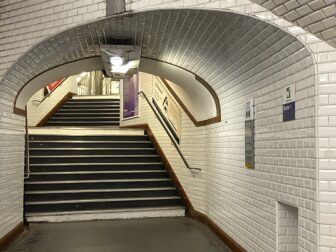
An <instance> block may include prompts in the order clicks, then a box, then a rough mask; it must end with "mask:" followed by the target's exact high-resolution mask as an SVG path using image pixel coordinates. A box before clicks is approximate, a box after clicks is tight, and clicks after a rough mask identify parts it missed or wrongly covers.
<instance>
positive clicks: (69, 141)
mask: <svg viewBox="0 0 336 252" xmlns="http://www.w3.org/2000/svg"><path fill="white" fill-rule="evenodd" d="M41 136H42V135H41ZM55 136H57V135H55ZM111 136H112V137H113V136H114V135H106V136H102V137H111ZM115 136H119V135H115ZM137 136H138V135H136V137H137ZM95 137H99V135H97V136H96V135H95ZM132 137H133V136H132ZM141 137H142V135H141ZM29 143H151V141H133V140H132V141H125V140H121V141H116V140H113V141H109V140H107V141H97V140H92V141H90V140H29Z"/></svg>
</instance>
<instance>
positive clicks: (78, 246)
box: [5, 217, 231, 252]
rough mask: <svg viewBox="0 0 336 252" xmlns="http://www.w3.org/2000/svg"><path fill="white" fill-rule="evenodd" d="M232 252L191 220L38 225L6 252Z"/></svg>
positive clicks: (199, 224)
mask: <svg viewBox="0 0 336 252" xmlns="http://www.w3.org/2000/svg"><path fill="white" fill-rule="evenodd" d="M189 251H190V252H229V251H231V250H230V249H229V248H227V247H226V246H225V245H224V244H223V243H222V242H221V241H220V240H219V239H218V238H217V237H216V236H215V234H213V233H212V231H211V230H210V229H209V228H207V227H206V226H204V225H203V224H201V223H198V222H197V221H194V220H192V219H190V218H186V217H180V218H155V219H136V220H135V219H133V220H108V221H87V222H71V223H35V224H30V225H29V230H28V231H26V232H25V233H23V234H22V235H21V236H20V237H19V238H18V239H17V240H16V241H15V242H14V243H13V244H11V246H9V247H8V248H7V249H6V250H5V252H189Z"/></svg>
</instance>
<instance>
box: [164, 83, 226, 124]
mask: <svg viewBox="0 0 336 252" xmlns="http://www.w3.org/2000/svg"><path fill="white" fill-rule="evenodd" d="M160 79H161V81H162V83H163V84H164V85H165V86H166V88H167V89H168V90H169V92H170V93H171V94H172V96H173V97H174V98H175V100H176V101H177V102H178V104H179V105H180V106H181V108H182V109H183V110H184V112H185V113H186V114H187V116H188V117H189V119H190V120H191V121H192V122H193V124H194V125H195V126H196V127H201V126H206V125H210V124H213V123H217V122H220V121H221V115H220V105H219V100H218V104H217V102H216V99H214V101H215V103H216V112H217V115H216V116H215V117H212V118H209V119H206V120H202V121H197V120H196V118H195V117H194V116H193V115H192V113H191V112H190V111H189V109H188V108H187V106H185V105H184V103H183V102H182V101H181V99H180V98H179V97H178V95H177V94H176V93H175V91H174V90H173V89H172V88H171V86H170V85H169V83H168V82H167V81H166V80H165V79H163V78H161V77H160ZM199 82H200V81H199ZM202 84H203V83H202ZM203 86H204V84H203ZM208 90H209V89H208ZM209 92H210V90H209ZM210 94H211V95H212V97H214V96H213V94H212V93H211V92H210ZM215 97H216V98H217V99H218V97H217V95H215ZM218 113H219V114H218Z"/></svg>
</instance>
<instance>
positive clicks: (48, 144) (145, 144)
mask: <svg viewBox="0 0 336 252" xmlns="http://www.w3.org/2000/svg"><path fill="white" fill-rule="evenodd" d="M65 146H67V147H71V148H95V147H97V148H106V147H109V148H117V147H119V148H120V149H122V148H137V147H139V148H150V147H153V145H152V143H151V142H150V141H66V140H60V141H30V143H29V147H30V148H35V147H39V148H62V147H65Z"/></svg>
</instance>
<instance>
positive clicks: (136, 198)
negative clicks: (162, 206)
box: [25, 196, 181, 206]
mask: <svg viewBox="0 0 336 252" xmlns="http://www.w3.org/2000/svg"><path fill="white" fill-rule="evenodd" d="M170 199H181V197H180V196H162V197H157V196H155V197H128V198H110V199H109V198H100V199H99V198H98V199H81V200H55V201H26V202H25V205H27V206H30V205H50V204H72V203H88V202H97V203H98V202H104V203H105V202H116V201H118V202H120V201H147V200H170Z"/></svg>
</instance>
